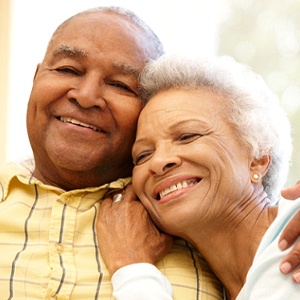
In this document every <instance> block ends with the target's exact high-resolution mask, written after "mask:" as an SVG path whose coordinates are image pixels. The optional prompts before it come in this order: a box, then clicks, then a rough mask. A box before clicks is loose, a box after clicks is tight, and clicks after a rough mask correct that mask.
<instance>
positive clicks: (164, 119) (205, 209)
mask: <svg viewBox="0 0 300 300" xmlns="http://www.w3.org/2000/svg"><path fill="white" fill-rule="evenodd" d="M226 102H227V101H226V98H225V97H223V96H221V95H220V94H216V93H213V92H210V91H208V90H206V89H197V90H184V89H177V90H175V89H171V90H167V91H163V92H160V93H159V94H157V95H156V96H155V97H153V98H152V99H151V101H150V102H149V103H148V104H147V105H146V107H145V108H144V109H143V110H142V113H141V115H140V117H139V121H138V130H137V136H136V140H135V143H134V146H133V150H132V154H133V160H134V164H135V167H134V170H133V186H134V189H135V191H136V193H137V195H138V197H139V198H140V200H141V201H142V202H143V204H144V205H145V206H146V208H147V210H148V211H149V213H150V215H151V217H152V218H153V220H154V222H155V223H156V224H157V225H158V226H159V227H160V228H161V229H163V230H165V231H167V232H169V233H172V234H175V235H179V236H180V235H181V231H182V228H184V230H188V228H189V227H190V228H193V227H194V226H193V224H195V223H196V222H197V224H198V225H199V221H200V224H202V223H201V222H204V223H203V225H204V224H205V222H206V224H207V222H208V224H209V223H211V221H214V220H217V219H216V218H224V217H226V212H228V214H231V213H232V209H233V208H235V207H236V206H237V202H238V200H240V199H242V198H243V197H247V194H248V193H249V189H250V176H251V175H250V166H251V162H252V158H251V157H250V154H249V151H248V150H247V148H246V146H245V145H244V144H243V143H242V142H241V141H239V139H238V138H237V137H236V136H235V134H234V131H233V129H232V128H231V126H230V125H229V123H228V122H227V120H226V119H227V117H226V109H225V104H224V103H226Z"/></svg>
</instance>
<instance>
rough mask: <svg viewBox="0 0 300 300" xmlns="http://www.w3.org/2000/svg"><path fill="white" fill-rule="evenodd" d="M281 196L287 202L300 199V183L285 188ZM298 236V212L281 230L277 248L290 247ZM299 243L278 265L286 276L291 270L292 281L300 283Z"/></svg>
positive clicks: (299, 220) (299, 228) (299, 221)
mask: <svg viewBox="0 0 300 300" xmlns="http://www.w3.org/2000/svg"><path fill="white" fill-rule="evenodd" d="M281 194H282V196H283V197H284V198H286V199H289V200H295V199H296V198H299V197H300V181H298V182H297V184H296V185H294V186H292V187H289V188H286V189H284V190H282V192H281ZM299 236H300V211H298V212H297V213H296V215H295V216H294V217H293V219H292V220H291V221H290V222H289V224H288V225H287V226H286V227H285V229H284V230H283V232H282V234H281V236H280V238H279V244H278V245H279V248H280V249H281V250H285V249H287V248H288V247H290V246H291V245H292V244H293V243H294V242H295V241H296V239H297V238H298V237H299ZM299 265H300V242H298V243H296V245H295V246H294V247H293V248H292V250H291V251H290V252H289V253H288V254H287V255H286V256H285V257H284V259H283V260H282V261H281V263H280V270H281V271H282V272H283V273H284V274H287V273H289V272H291V271H293V270H295V271H294V272H293V280H294V281H295V282H298V283H300V268H297V267H298V266H299ZM296 268H297V269H296Z"/></svg>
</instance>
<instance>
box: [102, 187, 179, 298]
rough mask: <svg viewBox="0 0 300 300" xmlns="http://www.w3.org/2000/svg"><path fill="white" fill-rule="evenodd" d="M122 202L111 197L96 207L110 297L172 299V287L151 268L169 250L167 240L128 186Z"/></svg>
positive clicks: (155, 269) (167, 236) (158, 272)
mask: <svg viewBox="0 0 300 300" xmlns="http://www.w3.org/2000/svg"><path fill="white" fill-rule="evenodd" d="M123 193H125V195H124V199H123V200H121V201H119V202H116V203H114V202H113V200H112V198H111V197H108V198H106V199H104V200H103V201H102V202H101V205H100V211H99V216H98V221H97V235H98V244H99V248H100V252H101V255H102V257H103V260H104V261H105V263H106V265H107V268H108V270H109V272H110V275H111V276H112V284H113V289H114V297H115V298H116V299H117V300H123V299H125V300H127V299H131V300H134V299H137V300H140V299H143V300H148V299H149V300H152V299H162V300H170V299H172V292H173V290H172V286H171V284H170V283H169V281H168V280H167V279H166V277H165V276H164V275H163V274H162V273H161V272H160V271H159V270H158V269H157V268H156V267H155V266H154V264H156V263H157V262H158V261H159V260H161V259H162V258H163V257H164V256H165V255H166V254H167V253H168V252H169V251H170V250H171V248H172V244H173V242H172V241H173V239H172V237H171V236H169V235H167V234H165V233H162V232H160V231H159V230H158V229H157V228H156V227H155V225H154V224H153V222H152V221H151V218H150V216H149V215H148V212H147V211H146V209H145V208H144V206H143V205H142V203H141V202H140V201H138V199H137V198H136V196H135V194H134V193H133V190H132V187H131V186H128V187H127V188H126V191H124V192H123Z"/></svg>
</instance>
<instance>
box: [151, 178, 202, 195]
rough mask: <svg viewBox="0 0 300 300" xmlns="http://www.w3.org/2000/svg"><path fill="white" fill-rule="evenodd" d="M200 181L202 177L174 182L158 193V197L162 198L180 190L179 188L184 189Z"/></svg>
mask: <svg viewBox="0 0 300 300" xmlns="http://www.w3.org/2000/svg"><path fill="white" fill-rule="evenodd" d="M200 181H201V179H200V178H192V179H187V180H182V181H180V182H178V183H176V184H172V185H171V186H169V187H168V188H166V189H164V190H162V191H161V192H159V193H158V194H157V195H156V199H157V200H160V199H161V198H163V197H164V196H166V195H168V194H170V193H173V192H175V191H179V190H182V189H184V188H187V187H190V186H193V185H195V184H197V183H198V182H200Z"/></svg>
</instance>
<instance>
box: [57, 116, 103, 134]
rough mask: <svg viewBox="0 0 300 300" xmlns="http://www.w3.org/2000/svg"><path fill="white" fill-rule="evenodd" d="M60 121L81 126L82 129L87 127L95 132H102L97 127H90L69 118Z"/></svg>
mask: <svg viewBox="0 0 300 300" xmlns="http://www.w3.org/2000/svg"><path fill="white" fill-rule="evenodd" d="M60 120H61V121H62V122H67V123H72V124H75V125H79V126H82V127H85V128H91V129H93V130H95V131H100V129H99V128H97V127H95V126H92V125H89V124H86V123H83V122H80V121H77V120H75V119H72V118H69V117H60Z"/></svg>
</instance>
